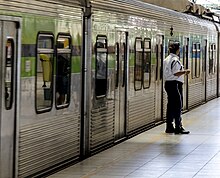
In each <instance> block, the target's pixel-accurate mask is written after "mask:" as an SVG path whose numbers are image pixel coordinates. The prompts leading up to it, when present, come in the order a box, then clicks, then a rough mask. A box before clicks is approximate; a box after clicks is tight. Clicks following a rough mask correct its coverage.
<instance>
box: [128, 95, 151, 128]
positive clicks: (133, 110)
mask: <svg viewBox="0 0 220 178" xmlns="http://www.w3.org/2000/svg"><path fill="white" fill-rule="evenodd" d="M128 112H129V114H128V116H129V118H128V132H132V131H134V130H136V129H138V128H141V127H143V126H147V125H148V124H151V123H153V122H154V120H155V119H154V118H155V97H154V93H153V92H152V93H148V94H146V95H143V94H141V95H138V96H134V97H132V98H130V99H129V104H128Z"/></svg>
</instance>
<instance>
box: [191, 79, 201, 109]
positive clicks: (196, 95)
mask: <svg viewBox="0 0 220 178" xmlns="http://www.w3.org/2000/svg"><path fill="white" fill-rule="evenodd" d="M202 88H204V85H203V84H202V83H201V82H200V83H196V84H191V85H189V101H188V102H189V103H188V104H189V108H192V107H195V106H197V105H199V104H201V103H202V102H203V100H204V98H203V93H202V92H203V91H204V90H202Z"/></svg>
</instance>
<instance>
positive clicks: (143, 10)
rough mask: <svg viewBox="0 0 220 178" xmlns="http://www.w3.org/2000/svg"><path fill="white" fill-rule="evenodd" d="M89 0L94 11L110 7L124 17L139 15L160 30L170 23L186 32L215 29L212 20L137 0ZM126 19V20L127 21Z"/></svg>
mask: <svg viewBox="0 0 220 178" xmlns="http://www.w3.org/2000/svg"><path fill="white" fill-rule="evenodd" d="M91 2H92V7H93V8H94V12H96V10H97V11H98V9H102V10H104V11H106V12H107V11H109V9H111V12H115V13H123V14H124V17H125V15H126V14H127V15H128V16H131V15H135V16H141V17H144V18H148V19H151V20H155V21H156V22H157V23H158V24H157V25H159V26H160V27H159V26H158V29H161V30H162V29H165V28H170V27H171V25H172V26H173V27H174V29H175V30H178V31H180V32H181V31H185V30H186V29H187V31H188V32H193V33H199V34H206V33H207V29H208V28H209V29H212V30H215V27H214V25H213V23H212V22H209V21H205V20H202V19H200V18H196V17H194V16H191V15H187V14H184V13H180V12H176V11H173V10H169V9H166V8H162V7H158V6H155V5H152V4H147V3H144V2H140V1H137V0H118V1H115V0H109V1H104V0H93V1H91ZM128 19H129V18H127V19H126V20H127V21H128ZM137 20H138V19H137ZM142 20H143V19H142ZM133 23H134V22H133Z"/></svg>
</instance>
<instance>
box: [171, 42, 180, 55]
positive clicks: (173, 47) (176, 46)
mask: <svg viewBox="0 0 220 178" xmlns="http://www.w3.org/2000/svg"><path fill="white" fill-rule="evenodd" d="M178 49H180V43H179V42H176V41H174V42H171V43H170V44H169V50H170V53H173V54H176V52H177V50H178Z"/></svg>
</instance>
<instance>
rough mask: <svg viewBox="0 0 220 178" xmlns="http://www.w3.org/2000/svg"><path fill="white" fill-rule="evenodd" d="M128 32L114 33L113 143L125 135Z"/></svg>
mask: <svg viewBox="0 0 220 178" xmlns="http://www.w3.org/2000/svg"><path fill="white" fill-rule="evenodd" d="M127 60H128V32H126V31H117V32H116V65H115V71H116V82H115V141H119V140H120V139H123V138H124V137H125V135H126V108H127V107H126V95H127V87H126V83H127V79H126V73H127Z"/></svg>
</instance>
